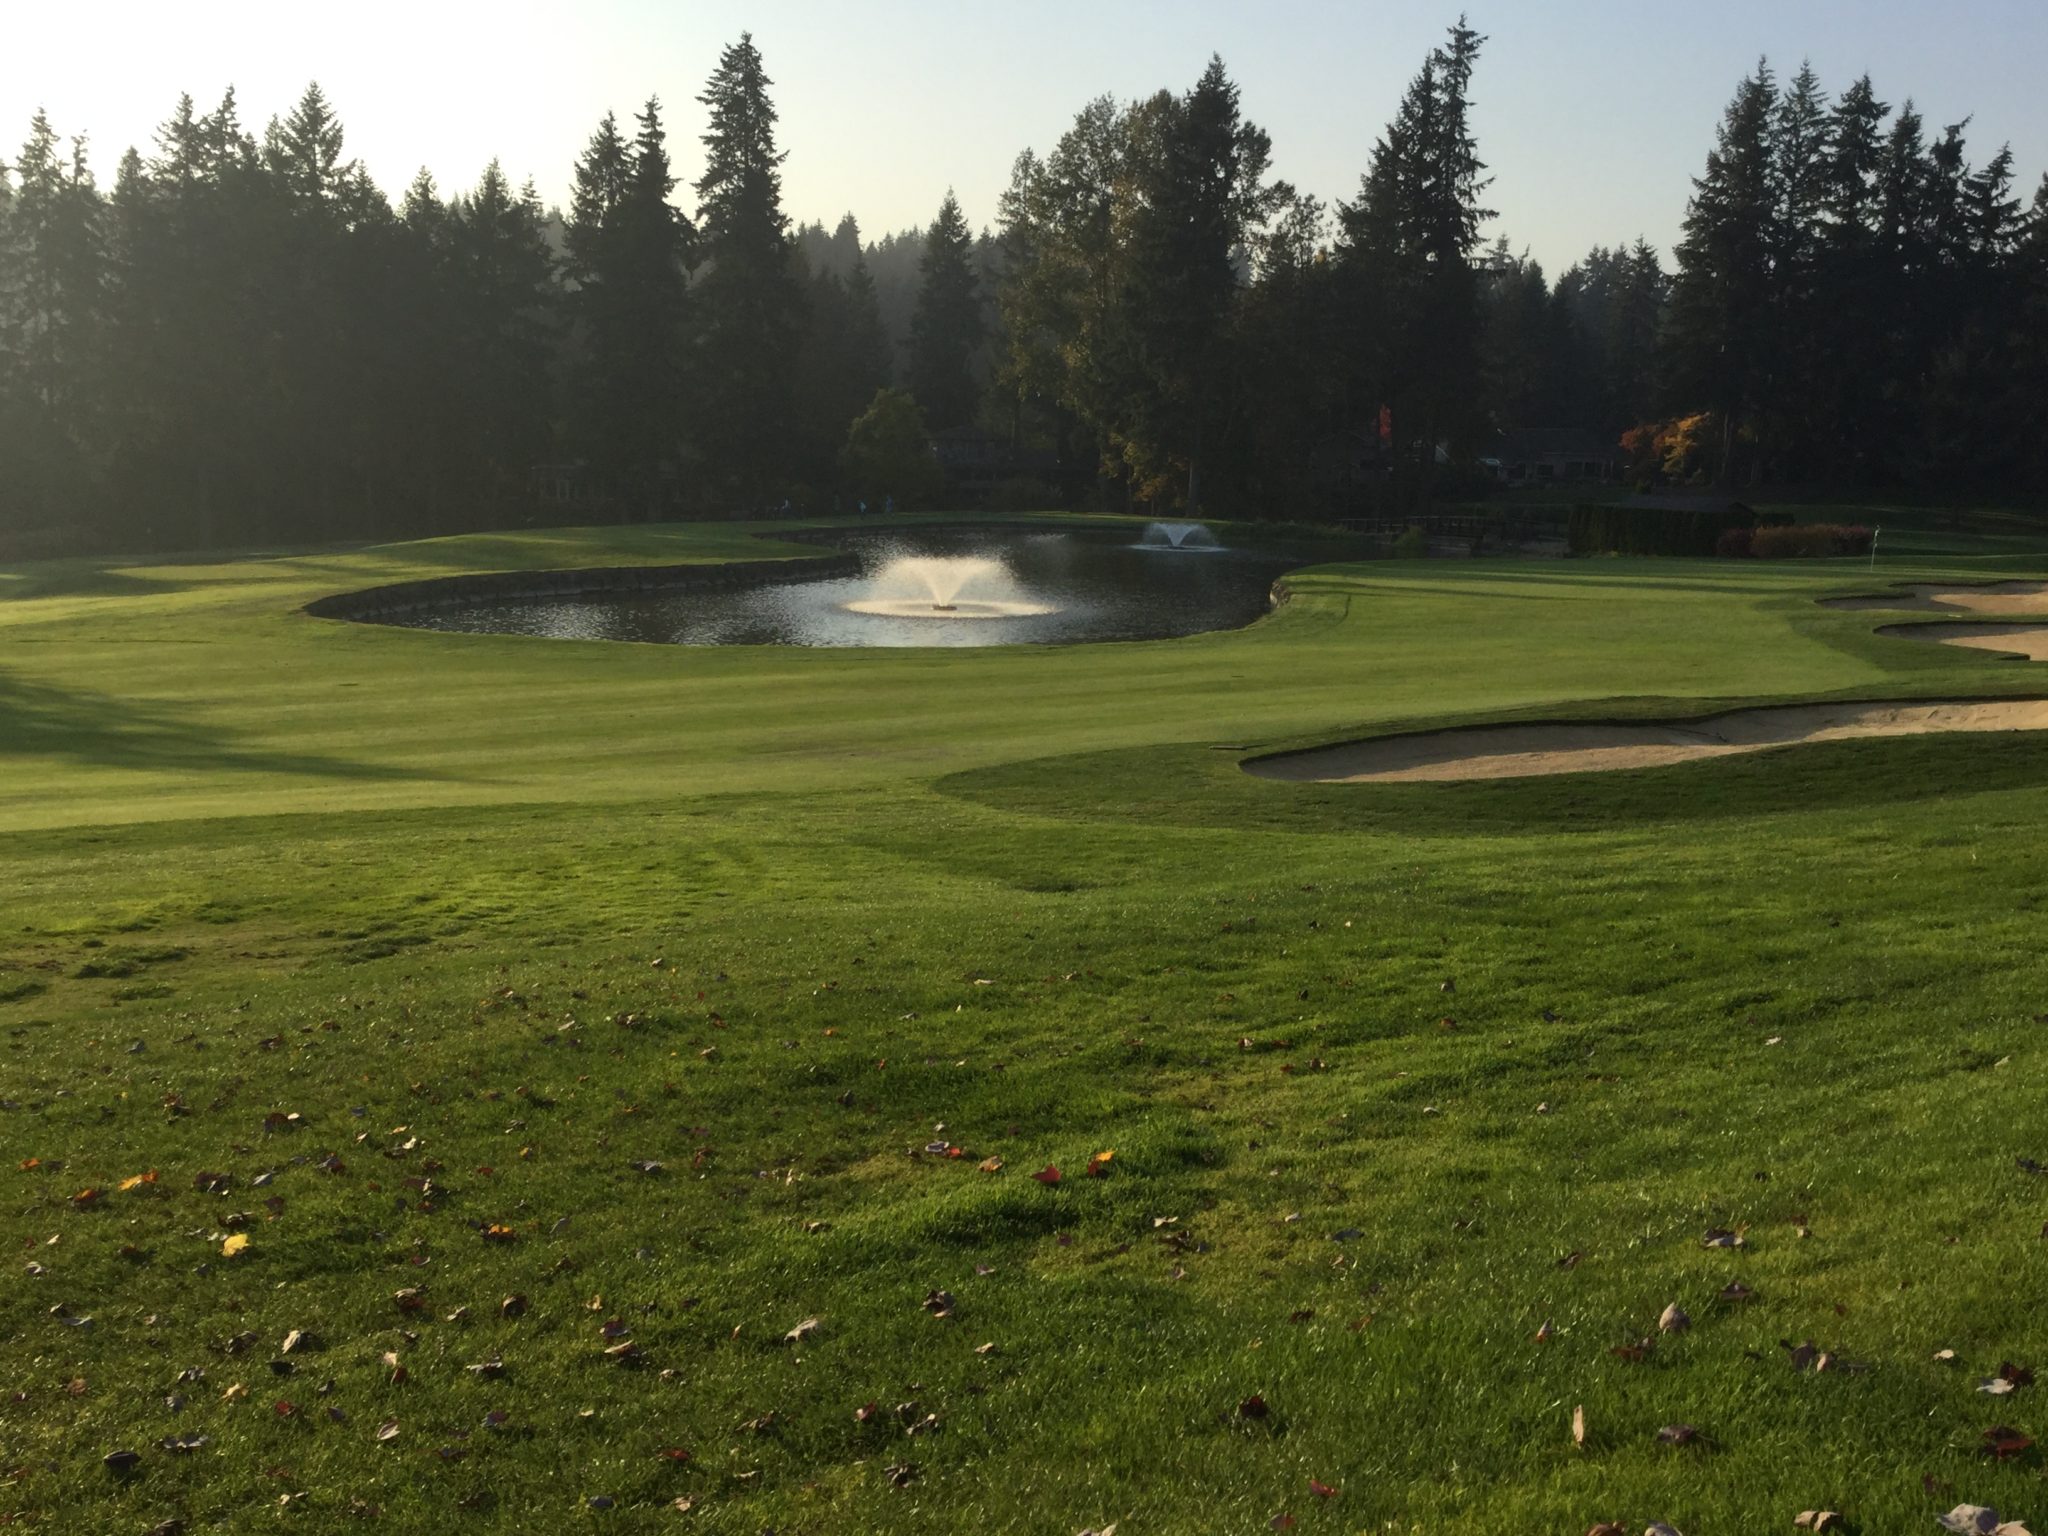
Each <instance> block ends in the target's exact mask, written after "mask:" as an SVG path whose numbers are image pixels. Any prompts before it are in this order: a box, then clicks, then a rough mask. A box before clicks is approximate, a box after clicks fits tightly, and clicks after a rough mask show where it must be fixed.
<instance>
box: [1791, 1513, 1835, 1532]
mask: <svg viewBox="0 0 2048 1536" xmlns="http://www.w3.org/2000/svg"><path fill="white" fill-rule="evenodd" d="M1792 1524H1793V1525H1794V1526H1795V1527H1797V1528H1798V1529H1799V1530H1802V1531H1839V1530H1840V1529H1841V1528H1842V1516H1841V1514H1840V1512H1839V1511H1836V1510H1832V1509H1802V1510H1801V1511H1800V1512H1799V1514H1798V1515H1797V1516H1796V1517H1795V1518H1794V1519H1793V1521H1792Z"/></svg>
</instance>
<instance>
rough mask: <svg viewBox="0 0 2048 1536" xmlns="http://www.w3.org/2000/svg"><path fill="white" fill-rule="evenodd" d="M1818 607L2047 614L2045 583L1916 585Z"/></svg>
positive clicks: (2047, 588)
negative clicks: (1964, 585)
mask: <svg viewBox="0 0 2048 1536" xmlns="http://www.w3.org/2000/svg"><path fill="white" fill-rule="evenodd" d="M1820 605H1821V607H1823V608H1842V609H1847V610H1849V611H1851V612H1860V611H1862V610H1865V609H1882V610H1885V611H1888V612H1892V613H1897V612H1899V611H1901V610H1917V611H1919V612H1922V613H2048V582H2040V581H1994V582H1990V583H1987V584H1986V585H1984V586H1981V587H1978V586H1968V587H1958V586H1935V585H1931V584H1929V583H1926V582H1916V583H1912V584H1910V585H1907V586H1902V587H1898V588H1896V589H1894V590H1893V591H1892V592H1889V593H1883V594H1879V595H1877V596H1872V597H1824V598H1822V599H1821V600H1820Z"/></svg>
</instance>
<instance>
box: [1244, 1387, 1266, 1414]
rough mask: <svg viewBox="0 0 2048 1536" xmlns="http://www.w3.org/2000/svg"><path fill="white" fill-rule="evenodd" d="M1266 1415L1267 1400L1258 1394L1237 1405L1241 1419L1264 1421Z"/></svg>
mask: <svg viewBox="0 0 2048 1536" xmlns="http://www.w3.org/2000/svg"><path fill="white" fill-rule="evenodd" d="M1266 1413H1267V1409H1266V1400H1265V1399H1264V1398H1263V1397H1260V1396H1259V1395H1258V1394H1257V1393H1256V1392H1254V1393H1253V1394H1252V1395H1251V1396H1250V1397H1248V1398H1246V1399H1245V1400H1244V1401H1243V1402H1241V1403H1239V1404H1238V1405H1237V1416H1238V1417H1239V1418H1241V1419H1263V1418H1264V1417H1265V1416H1266Z"/></svg>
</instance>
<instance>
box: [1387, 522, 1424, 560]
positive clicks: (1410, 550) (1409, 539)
mask: <svg viewBox="0 0 2048 1536" xmlns="http://www.w3.org/2000/svg"><path fill="white" fill-rule="evenodd" d="M1428 553H1429V535H1428V534H1427V533H1426V532H1424V531H1423V530H1422V529H1421V528H1418V527H1415V526H1413V525H1411V526H1410V527H1409V529H1408V531H1407V532H1406V533H1404V534H1402V535H1401V536H1400V537H1399V538H1398V539H1396V540H1394V556H1395V558H1396V559H1399V560H1420V559H1421V558H1422V557H1423V556H1424V555H1426V554H1428Z"/></svg>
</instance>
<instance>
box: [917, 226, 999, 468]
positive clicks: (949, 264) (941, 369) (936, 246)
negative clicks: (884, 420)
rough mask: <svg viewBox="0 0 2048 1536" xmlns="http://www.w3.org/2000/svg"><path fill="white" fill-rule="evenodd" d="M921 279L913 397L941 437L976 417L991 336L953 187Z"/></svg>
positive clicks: (929, 239)
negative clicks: (981, 367)
mask: <svg viewBox="0 0 2048 1536" xmlns="http://www.w3.org/2000/svg"><path fill="white" fill-rule="evenodd" d="M918 277H919V283H918V291H917V308H916V309H915V310H914V311H913V312H912V314H911V318H910V359H909V382H910V393H911V395H912V396H913V397H914V398H915V399H916V401H917V403H918V405H919V407H920V408H921V409H922V410H923V412H924V418H925V421H926V423H927V424H928V425H929V426H930V427H931V429H932V430H933V431H935V432H943V431H945V430H947V429H948V428H952V427H964V426H967V425H968V424H969V423H971V422H972V421H973V420H974V418H975V412H976V406H977V404H978V402H979V398H980V393H981V386H980V383H979V381H978V380H977V378H976V363H977V361H978V357H979V354H980V351H981V346H982V343H983V341H984V340H985V339H986V336H987V322H986V321H985V320H984V318H983V316H982V305H981V284H980V281H979V280H978V278H977V277H976V275H975V270H974V237H973V235H972V234H971V233H970V232H969V231H968V228H967V220H966V218H965V217H964V216H963V215H962V214H961V212H960V204H959V202H958V201H957V200H956V199H955V198H954V196H953V193H952V190H951V189H950V188H949V189H948V190H947V192H946V200H945V201H944V202H943V203H941V204H940V205H939V213H938V217H937V218H935V219H934V220H933V221H932V225H931V228H930V229H929V230H928V231H927V232H926V234H925V243H924V255H923V257H922V258H921V259H920V260H919V262H918Z"/></svg>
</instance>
